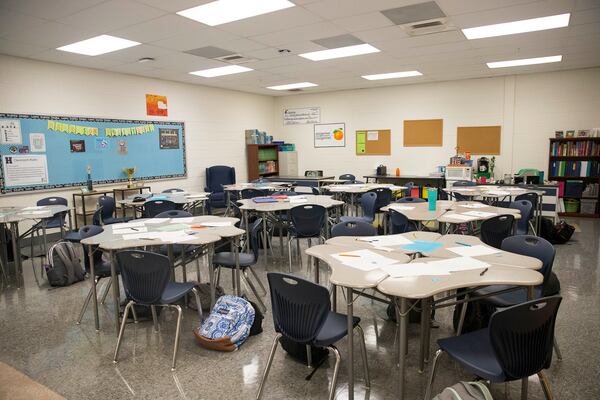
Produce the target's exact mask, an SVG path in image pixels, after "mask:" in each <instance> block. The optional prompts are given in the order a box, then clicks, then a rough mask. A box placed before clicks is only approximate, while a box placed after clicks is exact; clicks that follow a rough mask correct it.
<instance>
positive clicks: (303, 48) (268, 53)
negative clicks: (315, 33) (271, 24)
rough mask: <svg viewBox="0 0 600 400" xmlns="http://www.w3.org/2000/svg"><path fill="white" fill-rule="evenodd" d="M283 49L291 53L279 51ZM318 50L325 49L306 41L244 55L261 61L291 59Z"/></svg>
mask: <svg viewBox="0 0 600 400" xmlns="http://www.w3.org/2000/svg"><path fill="white" fill-rule="evenodd" d="M282 49H286V50H289V51H290V52H289V53H280V52H279V50H282ZM317 50H323V47H321V46H319V45H318V44H316V43H313V42H308V41H305V42H294V43H285V44H282V45H281V46H278V47H277V48H275V47H270V48H266V49H260V50H251V51H246V52H245V53H244V54H245V55H246V56H249V57H253V58H257V59H259V60H270V59H273V58H282V57H289V56H293V57H296V56H297V55H298V54H302V53H307V52H310V51H317ZM301 60H304V61H308V60H306V59H304V58H301Z"/></svg>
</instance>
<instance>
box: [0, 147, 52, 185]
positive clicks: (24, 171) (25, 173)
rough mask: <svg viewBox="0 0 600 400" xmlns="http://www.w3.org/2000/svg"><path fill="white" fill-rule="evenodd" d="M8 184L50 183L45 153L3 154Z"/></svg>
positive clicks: (3, 165)
mask: <svg viewBox="0 0 600 400" xmlns="http://www.w3.org/2000/svg"><path fill="white" fill-rule="evenodd" d="M2 167H3V168H4V184H5V185H6V186H26V185H45V184H47V183H48V161H47V159H46V156H45V155H32V154H28V155H14V156H13V155H10V156H2Z"/></svg>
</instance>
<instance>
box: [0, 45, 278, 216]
mask: <svg viewBox="0 0 600 400" xmlns="http://www.w3.org/2000/svg"><path fill="white" fill-rule="evenodd" d="M0 93H3V95H2V96H0V112H9V113H22V114H54V115H74V116H95V117H109V118H125V119H141V120H143V119H148V120H160V119H164V120H170V121H184V122H185V130H186V138H185V142H186V153H187V168H188V176H187V178H186V179H177V180H166V181H165V180H163V181H155V182H149V184H150V185H151V186H152V189H153V190H154V191H161V190H163V189H167V188H170V187H180V188H183V189H186V190H188V191H199V190H203V188H204V184H205V178H204V175H205V168H206V167H208V166H211V165H217V164H225V165H231V166H234V167H235V168H236V174H237V177H238V180H242V181H243V180H245V179H246V177H247V175H246V153H245V139H244V130H245V129H248V128H258V129H262V130H267V131H272V129H271V123H272V121H273V103H274V100H273V98H272V97H270V96H261V95H253V94H247V93H242V92H236V91H231V90H223V89H216V88H211V87H204V86H198V85H190V84H184V83H176V82H170V81H162V80H157V79H148V78H142V77H136V76H132V75H123V74H118V73H109V72H104V71H98V70H93V69H85V68H78V67H70V66H65V65H59V64H52V63H45V62H38V61H32V60H26V59H22V58H14V57H7V56H0ZM147 93H148V94H161V95H166V96H167V98H168V106H169V116H168V117H148V116H146V105H145V104H146V103H145V101H146V100H145V95H146V94H147ZM157 162H160V160H157ZM118 186H123V184H121V185H118ZM106 187H111V186H106ZM75 190H78V188H77V189H71V190H64V191H62V190H61V191H56V192H52V195H59V196H63V197H67V198H68V199H69V202H70V201H71V193H73V191H75ZM49 195H50V194H49V192H39V193H28V194H17V195H13V194H10V195H0V206H8V205H17V204H18V205H33V204H35V202H36V201H37V200H38V199H40V198H42V197H46V196H49Z"/></svg>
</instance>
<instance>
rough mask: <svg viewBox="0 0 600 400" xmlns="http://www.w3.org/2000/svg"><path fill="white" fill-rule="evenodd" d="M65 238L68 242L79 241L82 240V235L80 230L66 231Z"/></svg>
mask: <svg viewBox="0 0 600 400" xmlns="http://www.w3.org/2000/svg"><path fill="white" fill-rule="evenodd" d="M64 239H65V240H66V241H68V242H72V243H79V242H80V241H81V235H80V234H79V231H69V232H67V233H65V238H64Z"/></svg>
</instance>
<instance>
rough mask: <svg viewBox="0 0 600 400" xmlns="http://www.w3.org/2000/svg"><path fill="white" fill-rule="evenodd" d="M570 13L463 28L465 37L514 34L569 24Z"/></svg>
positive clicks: (474, 37)
mask: <svg viewBox="0 0 600 400" xmlns="http://www.w3.org/2000/svg"><path fill="white" fill-rule="evenodd" d="M570 17H571V14H569V13H567V14H559V15H551V16H549V17H540V18H532V19H524V20H521V21H513V22H506V23H503V24H494V25H484V26H478V27H475V28H467V29H463V30H462V32H463V33H464V34H465V36H466V37H467V39H469V40H471V39H482V38H488V37H495V36H504V35H514V34H516V33H525V32H537V31H544V30H546V29H556V28H563V27H565V26H569V19H570Z"/></svg>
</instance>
